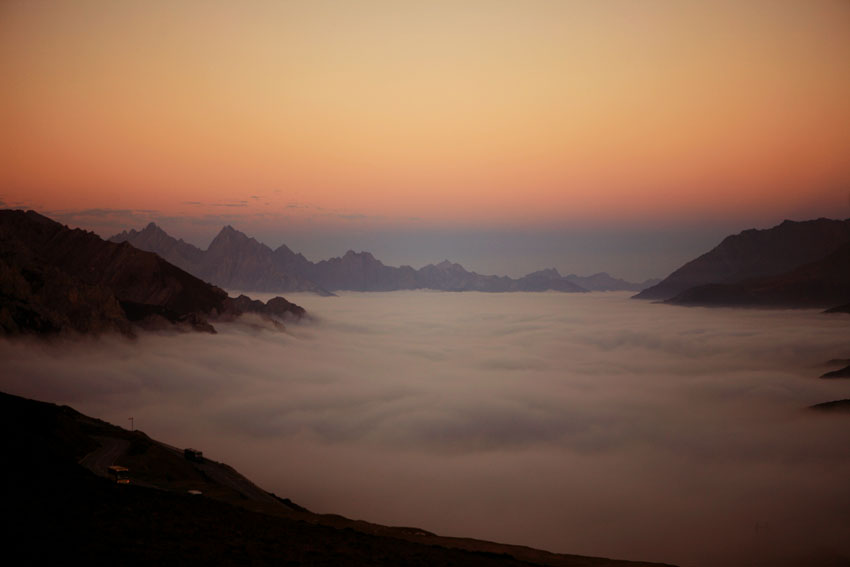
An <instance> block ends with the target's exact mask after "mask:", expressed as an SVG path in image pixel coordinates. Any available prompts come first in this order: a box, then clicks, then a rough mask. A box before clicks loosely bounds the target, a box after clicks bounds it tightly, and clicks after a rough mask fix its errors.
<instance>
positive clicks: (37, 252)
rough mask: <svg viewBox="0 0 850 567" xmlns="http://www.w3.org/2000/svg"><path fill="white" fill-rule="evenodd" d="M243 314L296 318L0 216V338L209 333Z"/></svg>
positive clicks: (81, 238) (39, 225)
mask: <svg viewBox="0 0 850 567" xmlns="http://www.w3.org/2000/svg"><path fill="white" fill-rule="evenodd" d="M282 302H284V303H285V304H284V303H282ZM246 311H254V312H258V313H260V314H263V315H266V316H274V317H284V316H287V315H288V316H293V317H296V318H298V317H301V316H302V315H304V310H303V309H302V308H300V307H298V306H297V305H294V304H291V303H289V302H287V301H286V300H283V299H282V300H281V301H275V302H274V303H271V302H270V304H269V305H267V304H262V303H259V302H253V301H252V300H250V299H249V298H247V297H246V298H244V299H243V298H238V299H234V298H230V297H228V295H227V293H226V292H224V290H222V289H220V288H217V287H215V286H212V285H210V284H207V283H205V282H203V281H201V280H200V279H198V278H197V277H195V276H193V275H191V274H189V273H187V272H185V271H183V270H182V269H180V268H178V267H176V266H174V265H172V264H170V263H168V262H167V261H165V260H163V259H162V258H160V257H159V256H158V255H156V254H154V253H151V252H145V251H142V250H139V249H137V248H135V247H133V246H132V245H130V244H128V243H126V242H125V243H120V244H116V243H113V242H106V241H104V240H102V239H101V238H100V237H98V236H97V235H96V234H94V233H91V232H86V231H84V230H80V229H73V230H72V229H69V228H68V227H66V226H64V225H61V224H59V223H57V222H55V221H53V220H50V219H49V218H47V217H45V216H42V215H40V214H38V213H36V212H35V211H26V212H24V211H19V210H2V211H0V332H3V333H7V334H19V333H27V332H32V333H57V332H63V331H75V332H78V333H95V334H96V333H101V332H114V331H117V332H120V333H123V334H127V335H132V334H133V333H134V330H133V328H134V325H135V326H143V327H145V326H146V327H154V328H156V327H167V326H177V327H183V328H191V329H195V330H203V331H210V332H213V331H214V328H213V327H212V325H211V324H210V323H209V321H208V319H209V318H228V317H230V318H232V317H236V316H238V315H240V314H242V313H243V312H246Z"/></svg>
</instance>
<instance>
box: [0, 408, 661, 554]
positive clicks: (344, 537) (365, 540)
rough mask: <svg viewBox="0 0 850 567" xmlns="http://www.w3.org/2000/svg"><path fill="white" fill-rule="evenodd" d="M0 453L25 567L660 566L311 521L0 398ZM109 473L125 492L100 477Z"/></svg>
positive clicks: (107, 431) (209, 467) (219, 468)
mask: <svg viewBox="0 0 850 567" xmlns="http://www.w3.org/2000/svg"><path fill="white" fill-rule="evenodd" d="M0 450H2V453H3V455H4V458H5V459H6V461H5V462H4V466H3V467H2V469H0V470H2V473H0V474H2V482H0V491H2V493H3V496H2V502H3V514H4V517H5V518H6V520H7V522H6V527H5V530H4V542H5V544H6V545H5V550H4V551H5V552H6V553H7V554H9V555H10V556H15V555H17V556H19V557H26V558H27V562H28V563H30V564H60V565H61V564H65V563H68V560H69V558H73V559H74V561H75V562H77V563H83V564H85V563H88V564H93V565H102V564H107V563H115V564H119V565H163V564H165V565H195V564H203V565H211V564H215V565H230V564H240V565H245V564H250V565H296V566H298V565H303V566H314V565H329V566H330V565H341V566H354V565H376V566H383V565H386V566H396V565H422V566H426V565H428V566H431V565H435V566H448V565H453V566H458V567H460V566H467V565H469V566H481V567H485V566H492V567H499V566H503V567H520V566H529V567H530V566H532V565H549V566H553V567H558V566H560V567H619V566H622V567H630V566H631V567H640V566H646V567H649V566H650V565H658V564H649V563H638V562H631V561H618V560H612V559H604V558H599V557H586V556H579V555H564V554H555V553H549V552H546V551H541V550H536V549H532V548H528V547H522V546H516V545H505V544H498V543H493V542H487V541H481V540H474V539H466V538H451V537H441V536H437V535H435V534H432V533H430V532H427V531H425V530H421V529H418V528H405V527H389V526H381V525H377V524H371V523H368V522H364V521H354V520H349V519H347V518H344V517H342V516H338V515H332V514H314V513H312V512H310V511H308V510H306V509H304V508H303V507H301V506H298V505H297V504H294V503H293V502H292V501H291V500H289V499H287V498H280V497H278V496H276V495H274V494H271V493H269V492H266V491H264V490H263V489H261V488H260V487H258V486H256V485H255V484H253V483H252V482H251V481H250V480H248V479H247V478H245V477H244V476H242V475H241V474H239V473H238V472H237V471H236V470H234V469H233V468H232V467H229V466H228V465H226V464H224V463H218V462H215V461H212V460H209V459H207V458H203V457H202V458H200V459H199V458H195V457H194V455H192V457H193V458H192V459H188V458H186V456H185V454H184V452H183V451H182V450H181V449H178V448H176V447H172V446H170V445H167V444H165V443H161V442H159V441H156V440H154V439H151V438H150V437H148V436H147V435H145V434H144V433H143V432H141V431H127V430H126V429H123V428H120V427H117V426H114V425H111V424H109V423H106V422H104V421H101V420H98V419H94V418H91V417H88V416H86V415H83V414H81V413H79V412H77V411H75V410H73V409H71V408H69V407H67V406H56V405H53V404H48V403H44V402H37V401H34V400H27V399H24V398H20V397H17V396H12V395H9V394H5V393H2V392H0ZM111 465H117V466H123V467H125V468H127V469H129V470H128V471H127V473H126V474H127V475H128V477H129V480H130V482H129V484H116V483H115V482H112V481H110V480H109V477H110V475H109V472H108V467H109V466H111ZM189 491H191V492H189ZM16 552H17V553H16Z"/></svg>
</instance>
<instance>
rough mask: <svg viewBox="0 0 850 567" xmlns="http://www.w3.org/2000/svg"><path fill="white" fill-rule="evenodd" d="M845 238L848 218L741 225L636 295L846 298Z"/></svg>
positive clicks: (805, 302) (831, 301)
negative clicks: (763, 226) (760, 226)
mask: <svg viewBox="0 0 850 567" xmlns="http://www.w3.org/2000/svg"><path fill="white" fill-rule="evenodd" d="M848 243H850V219H848V220H831V219H817V220H811V221H803V222H794V221H788V220H786V221H785V222H783V223H782V224H780V225H778V226H775V227H773V228H770V229H767V230H755V229H750V230H745V231H743V232H741V233H740V234H737V235H734V236H729V237H727V238H725V239H724V240H723V242H721V243H720V244H719V245H718V246H717V247H715V248H714V249H713V250H711V251H709V252H707V253H705V254H703V255H702V256H700V257H699V258H697V259H695V260H692V261H690V262H688V263H687V264H685V265H684V266H682V267H681V268H679V269H678V270H676V271H675V272H673V273H672V274H670V275H669V276H668V277H667V278H665V279H664V280H663V281H661V282H660V283H659V284H657V285H655V286H652V287H650V288H647V289H645V290H643V291H642V292H640V293H639V294H637V295H636V296H635V297H636V298H638V299H660V300H670V301H671V302H672V303H680V304H689V305H696V304H700V305H740V306H771V307H777V306H786V307H815V306H826V305H835V304H836V303H848V302H850V296H847V294H846V293H845V290H847V286H846V284H845V283H843V282H845V281H846V277H847V274H846V269H847V263H846V262H847V260H846V256H847V252H846V251H842V249H843V248H846V245H847V244H848ZM842 297H845V299H841V298H842Z"/></svg>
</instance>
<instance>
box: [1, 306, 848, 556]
mask: <svg viewBox="0 0 850 567" xmlns="http://www.w3.org/2000/svg"><path fill="white" fill-rule="evenodd" d="M288 297H289V298H290V299H292V300H294V301H295V302H296V303H299V304H301V305H303V306H304V307H305V308H306V309H307V310H308V311H309V312H310V313H311V314H312V315H313V316H314V317H315V319H314V320H313V321H311V322H307V323H301V324H291V325H289V326H288V327H287V332H285V333H279V332H274V331H271V330H268V329H264V328H262V325H261V324H260V323H259V322H253V323H257V325H253V324H250V323H252V321H250V320H248V321H243V322H241V323H234V324H218V325H217V328H218V330H219V333H218V334H217V335H206V334H185V335H146V336H142V337H140V338H139V339H138V340H136V341H132V342H131V341H127V340H125V339H121V338H101V339H99V340H85V341H80V342H68V341H63V342H59V343H55V342H54V343H46V344H45V343H38V342H28V341H25V342H20V341H18V342H7V341H0V357H2V360H3V361H4V362H3V366H4V370H3V372H2V380H1V381H0V389H2V390H4V391H7V392H9V393H13V394H17V395H23V396H27V397H32V398H36V399H40V400H45V401H50V402H55V403H61V404H68V405H71V406H73V407H74V408H76V409H78V410H79V411H82V412H83V413H86V414H89V415H92V416H95V417H100V418H102V419H105V420H107V421H110V422H112V423H115V424H118V425H122V426H124V427H128V426H129V422H128V418H129V417H131V416H132V417H133V418H134V420H135V424H136V427H137V428H138V429H141V430H143V431H145V432H146V433H147V434H148V435H150V436H152V437H154V438H157V439H159V440H162V441H165V442H168V443H171V444H174V445H178V446H186V447H196V448H198V449H201V450H203V451H204V453H205V455H207V456H209V457H210V458H213V459H215V460H220V461H224V462H227V463H228V464H231V465H233V466H235V467H236V468H237V469H238V470H239V471H240V472H242V473H243V474H245V475H246V476H248V477H249V478H250V479H252V480H253V481H255V482H256V483H258V484H259V485H260V486H262V487H263V488H265V489H267V490H270V491H273V492H275V493H276V494H278V495H279V496H282V497H289V498H292V499H293V500H294V501H295V502H297V503H299V504H301V505H303V506H305V507H307V508H309V509H311V510H313V511H315V512H334V513H339V514H343V515H346V516H349V517H352V518H358V519H365V520H368V521H372V522H377V523H384V524H391V525H411V526H417V527H420V528H424V529H427V530H431V531H435V532H437V533H440V534H441V535H455V536H469V537H477V538H482V539H489V540H496V541H501V542H505V543H517V544H525V545H531V546H535V547H540V548H544V549H548V550H550V551H557V552H565V553H579V554H588V555H602V556H608V557H619V558H630V559H644V560H658V561H668V562H681V563H685V564H693V565H721V564H723V565H730V564H734V562H735V561H738V560H741V561H743V559H741V558H743V557H748V556H749V555H750V554H753V553H759V552H760V551H763V550H767V549H770V550H772V551H771V552H776V551H777V550H779V551H782V552H783V553H787V554H788V555H789V556H790V555H794V554H805V553H809V552H811V551H813V550H817V549H821V548H823V549H833V550H839V551H843V552H844V553H848V549H847V544H844V543H842V542H846V541H850V512H848V510H850V506H848V502H850V483H848V482H847V479H848V478H850V455H848V447H850V427H848V421H847V417H848V416H846V415H821V414H818V413H815V412H812V411H808V410H806V409H805V408H806V407H807V406H809V405H811V404H815V403H818V402H824V401H829V400H834V399H839V398H848V397H850V384H848V383H847V382H843V381H840V380H838V381H826V380H818V379H817V376H819V375H820V374H822V373H823V372H825V371H827V370H828V369H829V368H826V367H824V366H822V364H823V363H824V362H825V361H827V360H829V359H834V358H847V357H850V340H848V333H847V327H848V321H847V319H846V317H843V316H827V315H823V314H820V313H818V312H815V311H753V310H730V309H713V310H708V309H687V308H680V307H670V306H665V305H658V304H651V303H647V302H642V301H634V300H630V299H628V295H627V294H622V293H593V294H559V293H537V294H534V293H529V294H479V293H435V292H393V293H345V294H342V295H341V296H340V297H332V298H320V297H316V296H310V295H295V296H291V297H290V296H288ZM842 545H843V546H844V547H843V548H842Z"/></svg>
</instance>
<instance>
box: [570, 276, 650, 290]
mask: <svg viewBox="0 0 850 567" xmlns="http://www.w3.org/2000/svg"><path fill="white" fill-rule="evenodd" d="M564 277H565V278H566V279H568V280H569V281H571V282H573V283H574V284H576V285H578V286H581V287H583V288H584V289H587V290H590V291H641V290H644V289H646V288H648V287H652V286H654V285H656V284H658V283H660V282H661V280H660V279H657V278H653V279H650V280H646V281H644V282H641V283H632V282H627V281H626V280H621V279H619V278H615V277H613V276H611V275H610V274H608V273H607V272H599V273H598V274H593V275H592V276H577V275H575V274H570V275H568V276H564Z"/></svg>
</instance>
